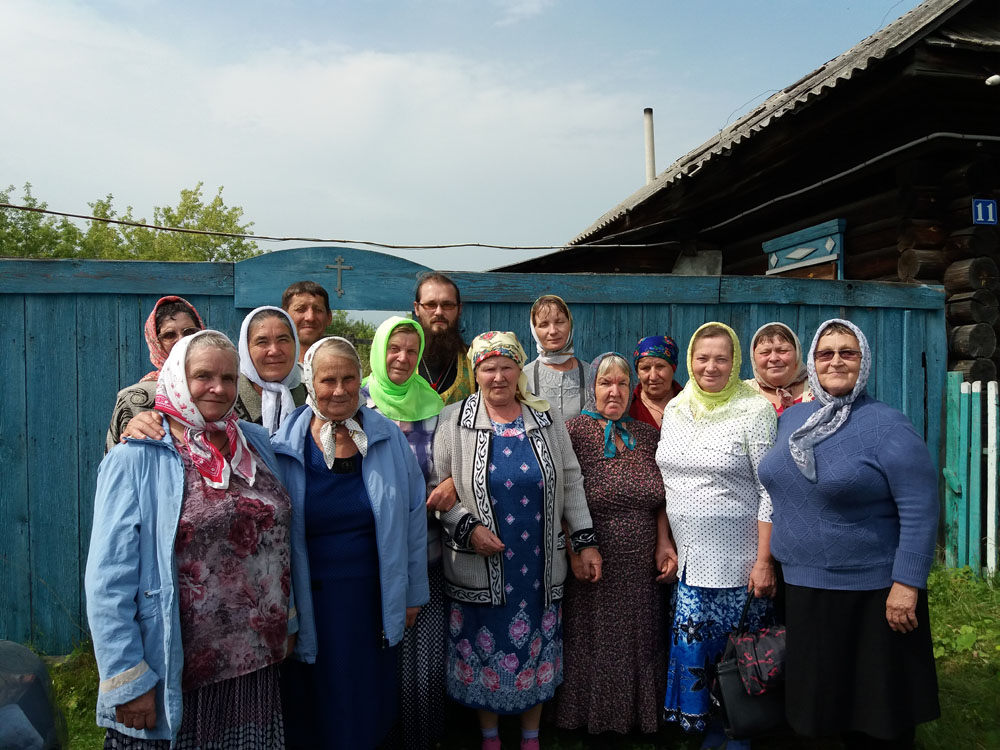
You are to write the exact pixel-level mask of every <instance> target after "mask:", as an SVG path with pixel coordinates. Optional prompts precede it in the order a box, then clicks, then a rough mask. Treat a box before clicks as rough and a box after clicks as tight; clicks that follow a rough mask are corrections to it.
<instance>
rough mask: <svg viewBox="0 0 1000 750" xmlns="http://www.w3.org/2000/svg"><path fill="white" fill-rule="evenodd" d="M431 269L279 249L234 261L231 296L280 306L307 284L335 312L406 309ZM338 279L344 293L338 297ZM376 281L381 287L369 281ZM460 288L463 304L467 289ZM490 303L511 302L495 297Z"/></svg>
mask: <svg viewBox="0 0 1000 750" xmlns="http://www.w3.org/2000/svg"><path fill="white" fill-rule="evenodd" d="M338 258H340V259H341V262H338V260H337V259H338ZM337 266H340V267H341V270H339V271H338V269H337ZM348 266H349V267H350V268H347V267H348ZM429 270H430V269H429V268H427V267H426V266H422V265H420V264H418V263H412V262H410V261H408V260H405V259H404V258H399V257H397V256H395V255H386V254H385V253H376V252H372V251H370V250H358V249H357V248H353V247H306V248H296V249H295V250H278V251H276V252H273V253H265V254H264V255H258V256H257V257H255V258H249V259H247V260H243V261H240V262H239V263H236V264H235V268H234V281H233V293H234V295H235V300H236V303H235V304H236V307H248V308H251V309H252V308H254V307H260V306H261V305H280V304H281V293H282V292H284V291H285V289H287V288H288V287H289V286H291V285H292V284H294V283H295V282H296V281H304V280H308V281H315V282H316V283H317V284H320V285H321V286H323V288H325V289H326V291H327V293H328V294H329V295H330V307H332V308H333V309H334V310H395V309H397V308H398V309H400V310H406V309H409V307H410V304H411V303H412V302H413V290H414V287H415V286H416V282H417V277H418V276H419V275H420V274H421V273H424V272H426V271H429ZM338 278H339V281H340V286H339V289H340V290H341V291H342V294H338V293H337V289H338ZM373 279H378V283H374V284H373V283H371V281H372V280H373ZM459 288H460V289H461V290H462V298H463V300H464V299H465V298H466V292H465V286H464V285H460V287H459ZM536 296H537V295H536ZM469 299H470V300H471V299H473V298H472V297H469ZM492 299H494V300H506V299H508V298H507V297H505V296H504V295H496V296H494V297H492Z"/></svg>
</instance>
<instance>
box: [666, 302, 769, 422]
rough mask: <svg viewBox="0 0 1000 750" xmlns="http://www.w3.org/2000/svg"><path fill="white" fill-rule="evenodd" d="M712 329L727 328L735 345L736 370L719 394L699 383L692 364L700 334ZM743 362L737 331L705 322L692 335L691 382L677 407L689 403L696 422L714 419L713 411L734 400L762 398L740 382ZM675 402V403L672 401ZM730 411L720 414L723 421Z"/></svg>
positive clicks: (724, 325)
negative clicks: (705, 388) (695, 343)
mask: <svg viewBox="0 0 1000 750" xmlns="http://www.w3.org/2000/svg"><path fill="white" fill-rule="evenodd" d="M709 326H714V327H718V328H721V329H723V330H724V331H725V332H726V333H727V334H729V339H730V341H732V344H733V369H732V372H730V373H729V380H728V381H727V382H726V385H725V387H724V388H723V389H722V390H721V391H718V392H716V393H710V392H709V391H706V390H703V389H702V388H701V386H700V385H698V382H697V381H696V380H695V379H694V375H692V374H691V373H693V372H694V370H693V369H692V367H691V365H692V362H693V358H694V342H695V340H696V339H697V337H698V333H699V332H700V331H701V330H702V329H704V328H708V327H709ZM742 362H743V352H742V350H741V349H740V339H739V336H737V335H736V331H734V330H733V329H732V328H730V327H729V326H727V325H726V324H725V323H716V322H710V323H705V324H704V325H702V326H699V327H698V330H697V331H695V332H694V335H693V336H691V341H690V342H689V343H688V350H687V367H688V375H689V377H690V379H689V380H688V382H687V385H685V386H684V390H683V391H681V392H680V394H679V395H678V396H677V397H676V398H675V399H674V401H676V402H677V405H678V406H680V405H683V404H687V405H688V407H689V408H690V409H691V414H692V415H693V416H694V418H695V419H701V418H705V417H708V418H709V419H711V418H712V417H713V416H714V415H713V412H716V410H718V409H719V407H722V406H725V405H726V404H729V403H730V402H731V401H736V400H739V399H742V398H746V397H751V396H752V397H755V398H756V397H759V396H758V394H757V392H756V391H755V390H754V389H753V388H751V387H750V386H748V385H747V384H746V383H744V382H743V381H742V380H740V366H741V365H742ZM671 403H673V401H672V402H671ZM726 411H728V410H722V411H721V412H720V413H719V416H720V418H725V416H724V412H726Z"/></svg>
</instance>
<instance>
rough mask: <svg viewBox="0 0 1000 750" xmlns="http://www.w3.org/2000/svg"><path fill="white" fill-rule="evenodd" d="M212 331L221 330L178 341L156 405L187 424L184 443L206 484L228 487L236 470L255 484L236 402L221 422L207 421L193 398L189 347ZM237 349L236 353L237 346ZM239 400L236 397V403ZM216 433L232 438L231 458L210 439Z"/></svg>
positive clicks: (165, 367) (254, 468) (253, 463)
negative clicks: (188, 365) (223, 433)
mask: <svg viewBox="0 0 1000 750" xmlns="http://www.w3.org/2000/svg"><path fill="white" fill-rule="evenodd" d="M208 333H216V334H219V332H218V331H210V330H209V331H199V332H198V333H196V334H194V335H192V336H187V337H185V338H182V339H181V340H180V341H178V342H177V343H176V344H174V348H173V349H171V350H170V356H169V357H167V361H166V362H164V363H163V369H161V370H160V380H159V382H158V383H157V385H156V405H155V408H156V410H157V411H160V412H163V413H164V414H169V415H170V416H171V417H173V418H174V419H176V420H177V421H178V422H180V423H181V424H182V425H184V442H185V443H186V444H187V446H188V448H189V449H190V451H191V459H192V461H193V462H194V466H195V468H196V469H197V470H198V473H199V474H201V476H202V477H203V478H204V480H205V484H207V485H208V486H209V487H214V488H215V489H221V490H224V489H226V488H228V487H229V477H230V475H231V474H232V473H235V474H236V475H237V476H240V477H243V479H245V480H246V482H247V484H249V485H251V486H253V483H254V477H255V476H256V474H257V462H256V460H255V459H254V457H253V453H251V452H250V447H249V446H248V445H247V441H246V438H245V437H244V436H243V431H242V430H241V429H240V426H239V419H238V418H237V417H236V414H234V413H233V405H230V407H229V411H228V412H226V415H225V416H224V417H223V418H222V419H220V420H218V421H217V422H206V421H205V418H204V417H202V416H201V412H200V411H198V407H196V406H195V405H194V402H193V401H192V400H191V391H190V390H189V389H188V383H187V373H186V371H185V364H186V361H187V352H188V348H189V347H190V346H191V343H192V342H193V341H195V340H196V339H198V338H199V337H201V336H204V335H205V334H208ZM219 335H220V336H221V335H224V334H219ZM233 348H234V353H235V347H233ZM235 403H236V400H235V398H234V399H233V404H235ZM212 432H225V433H226V437H227V438H228V439H229V453H230V458H228V459H227V458H226V457H225V456H223V455H222V452H221V451H220V450H219V449H218V448H216V447H215V446H214V445H212V443H211V441H210V440H209V439H208V435H209V433H212Z"/></svg>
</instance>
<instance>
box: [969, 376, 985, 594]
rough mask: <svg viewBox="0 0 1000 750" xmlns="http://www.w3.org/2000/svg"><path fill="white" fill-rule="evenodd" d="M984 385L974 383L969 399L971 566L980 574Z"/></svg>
mask: <svg viewBox="0 0 1000 750" xmlns="http://www.w3.org/2000/svg"><path fill="white" fill-rule="evenodd" d="M982 387H983V384H982V382H980V381H978V380H977V381H976V382H974V383H973V384H972V394H971V396H970V399H969V417H970V419H971V430H970V433H969V483H968V484H969V491H968V493H967V494H968V498H969V567H970V568H972V572H973V573H975V574H976V575H979V574H980V572H981V571H982V565H983V563H982V554H981V553H980V547H981V545H982V543H983V535H982V532H981V529H980V527H981V526H982V522H983V516H982V505H981V503H982V481H983V476H982V466H983V409H982V401H983V399H982Z"/></svg>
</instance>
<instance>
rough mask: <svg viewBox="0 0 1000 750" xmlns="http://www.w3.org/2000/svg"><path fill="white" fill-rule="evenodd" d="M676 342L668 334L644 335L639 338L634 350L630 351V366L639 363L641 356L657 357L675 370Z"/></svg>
mask: <svg viewBox="0 0 1000 750" xmlns="http://www.w3.org/2000/svg"><path fill="white" fill-rule="evenodd" d="M677 354H678V349H677V344H676V343H675V342H674V340H673V339H672V338H670V337H669V336H646V338H644V339H639V343H638V344H636V347H635V351H634V352H632V366H633V367H635V366H636V365H638V364H639V360H640V359H642V358H643V357H657V358H659V359H662V360H665V361H666V362H667V364H669V365H670V366H671V367H673V368H674V370H675V371H676V370H677Z"/></svg>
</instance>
